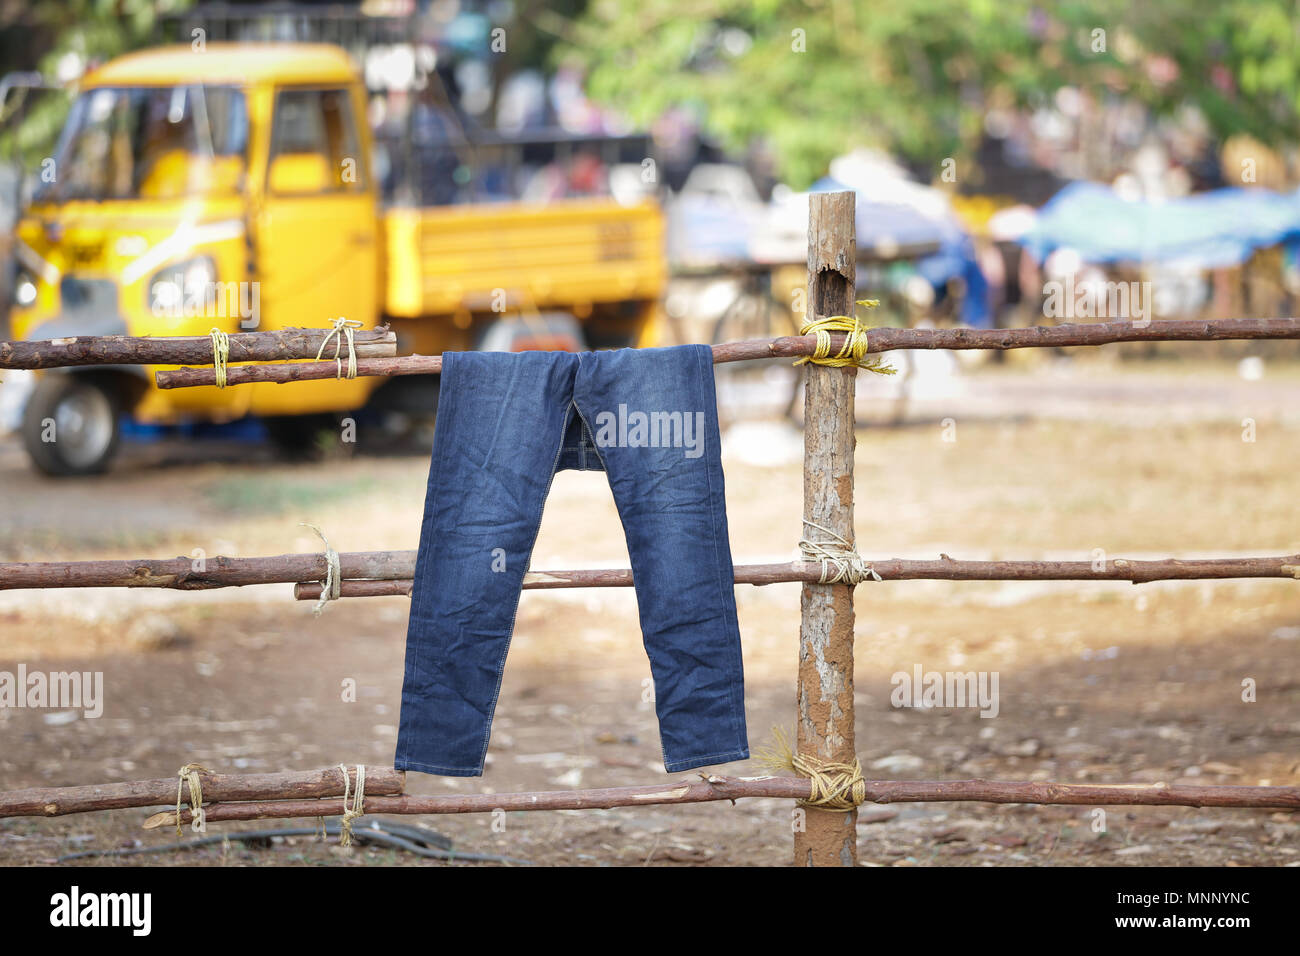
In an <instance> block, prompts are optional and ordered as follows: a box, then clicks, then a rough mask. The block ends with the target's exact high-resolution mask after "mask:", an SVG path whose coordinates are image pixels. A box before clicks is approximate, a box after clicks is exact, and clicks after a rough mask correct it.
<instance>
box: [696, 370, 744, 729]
mask: <svg viewBox="0 0 1300 956" xmlns="http://www.w3.org/2000/svg"><path fill="white" fill-rule="evenodd" d="M704 348H705V346H702V347H701V348H699V349H694V350H693V351H694V352H695V356H696V364H697V366H698V365H701V364H703V360H704V352H703V349H704ZM707 372H708V376H712V375H713V363H712V352H710V362H709V368H708V369H707ZM700 377H701V379H702V380H705V381H706V382H707V381H708V379H707V378H706V376H705V374H704V372H703V371H701V374H700ZM709 390H710V391H712V389H709ZM714 415H715V416H716V415H717V397H716V396H715V397H714ZM711 464H712V463H711V462H706V463H705V466H704V477H705V481H706V482H707V483H708V486H709V521H710V523H711V524H712V526H713V528H712V530H713V568H714V573H715V575H716V578H717V584H718V595H719V597H720V598H721V599H722V613H723V624H724V625H730V623H731V622H730V621H728V620H726V618H727V613H726V608H727V598H728V597H730V598H731V601H732V602H733V603H734V602H735V600H736V584H735V581H734V579H733V580H732V581H731V582H730V583H729V584H727V585H724V583H723V581H722V570H721V568H720V564H721V555H720V554H719V553H718V540H719V539H720V538H721V537H722V534H721V529H720V528H719V527H718V509H717V503H716V502H715V501H714V495H713V468H712V467H711ZM718 468H719V469H721V468H722V449H721V448H719V449H718ZM723 496H724V501H723V508H724V509H725V508H726V501H725V491H723ZM727 558H728V563H730V560H731V542H730V540H728V541H727ZM733 578H734V575H733ZM727 587H730V588H731V591H730V593H728V591H727V590H726V588H727ZM727 630H728V631H730V630H731V628H730V626H728V627H727ZM734 638H735V651H736V653H740V621H739V615H737V617H736V630H735V633H734ZM739 679H740V680H742V681H743V680H744V662H743V658H742V661H741V673H740V675H739ZM736 681H737V678H736V677H733V678H732V679H731V680H729V681H728V682H727V697H728V698H729V700H730V703H731V708H730V709H731V731H732V733H733V734H734V735H735V737H736V740H737V741H739V740H740V739H741V735H740V727H741V722H742V721H743V719H744V718H743V715H744V706H745V704H744V700H743V698H742V700H741V701H740V719H737V707H736V705H737V701H736ZM745 736H746V738H748V736H749V735H748V734H746V735H745ZM744 746H745V749H746V750H748V747H749V742H748V739H746V741H745V745H744Z"/></svg>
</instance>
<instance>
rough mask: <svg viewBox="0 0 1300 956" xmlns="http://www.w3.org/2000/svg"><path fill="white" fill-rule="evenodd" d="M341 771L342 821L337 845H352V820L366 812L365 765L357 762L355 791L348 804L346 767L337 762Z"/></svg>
mask: <svg viewBox="0 0 1300 956" xmlns="http://www.w3.org/2000/svg"><path fill="white" fill-rule="evenodd" d="M339 769H340V770H342V771H343V821H342V822H341V823H340V824H339V846H351V845H352V821H353V820H355V819H357V817H361V816H365V813H366V765H365V764H361V763H359V764H357V792H356V796H355V797H353V799H352V805H351V806H349V805H348V768H347V767H345V766H344V765H343V764H339Z"/></svg>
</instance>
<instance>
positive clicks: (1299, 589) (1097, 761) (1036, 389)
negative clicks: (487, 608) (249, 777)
mask: <svg viewBox="0 0 1300 956" xmlns="http://www.w3.org/2000/svg"><path fill="white" fill-rule="evenodd" d="M959 378H960V382H959V384H958V386H957V387H956V388H955V389H954V388H952V387H945V388H941V389H937V390H932V391H931V392H926V391H925V390H923V389H922V390H919V391H918V393H917V395H916V400H915V401H914V403H913V404H912V407H911V414H910V416H909V419H908V421H906V422H905V423H904V424H902V425H899V426H896V427H879V426H877V427H864V428H862V429H861V430H860V431H859V433H858V447H857V471H856V494H857V537H858V544H859V549H860V550H861V551H862V552H863V553H864V554H865V555H867V556H868V557H871V556H876V557H934V556H936V555H937V554H938V553H940V552H943V553H947V554H949V555H951V556H953V557H955V558H1040V557H1041V558H1049V557H1068V558H1075V559H1090V558H1092V556H1093V553H1094V550H1095V549H1098V548H1101V549H1104V550H1105V551H1106V553H1107V555H1109V556H1121V555H1123V556H1129V557H1147V556H1156V555H1179V556H1199V555H1207V554H1220V555H1245V554H1260V555H1264V554H1294V553H1297V552H1300V510H1298V509H1297V507H1296V470H1297V463H1298V462H1300V455H1298V453H1297V449H1298V448H1300V444H1298V440H1300V374H1298V373H1297V370H1296V368H1295V367H1294V366H1284V367H1280V368H1274V367H1272V366H1270V367H1269V369H1268V372H1267V374H1266V375H1265V377H1264V378H1263V379H1262V380H1260V381H1243V380H1242V379H1240V378H1239V377H1238V375H1237V369H1236V366H1235V364H1234V363H1217V364H1215V363H1207V364H1201V365H1194V366H1193V365H1189V366H1187V367H1186V368H1183V369H1181V370H1174V371H1171V370H1170V369H1167V368H1164V367H1158V368H1153V367H1148V366H1136V367H1130V366H1127V365H1125V366H1116V365H1113V364H1107V363H1080V362H1076V363H1069V364H1064V365H1062V364H1059V363H1044V364H1038V365H1034V366H1031V367H1020V366H1019V365H1016V364H1012V365H1011V366H1007V367H1002V368H992V367H985V368H980V369H972V370H967V371H966V372H965V374H963V375H962V376H960V377H959ZM875 387H876V386H874V385H872V384H868V383H864V392H866V393H867V395H868V398H867V399H865V400H864V405H863V408H862V411H863V416H862V417H863V419H864V420H870V419H871V417H872V413H873V411H874V408H873V406H872V399H871V397H870V396H871V395H873V394H874V393H873V391H872V389H873V388H875ZM1246 419H1250V420H1251V421H1252V422H1253V423H1254V429H1255V434H1254V438H1255V440H1254V441H1253V442H1251V441H1244V440H1243V422H1244V420H1246ZM946 438H954V439H955V440H945V439H946ZM800 446H801V438H800V436H799V433H798V432H797V431H795V430H794V429H793V428H792V427H789V426H785V425H781V424H778V423H772V422H759V423H746V424H742V425H739V426H737V427H736V428H735V429H733V430H732V431H730V432H729V433H728V434H727V436H726V437H725V438H724V464H725V467H726V477H727V498H728V508H729V520H730V525H731V535H732V549H733V554H734V556H735V560H736V561H737V563H752V562H762V561H774V560H786V559H788V558H789V557H790V556H791V555H792V553H793V548H794V545H795V543H796V541H797V540H798V537H799V508H800V502H801V474H800V462H799V451H800ZM426 473H427V459H426V458H424V457H422V456H409V457H393V458H366V457H348V456H346V455H342V454H335V455H331V456H330V457H328V458H327V459H326V460H325V461H323V462H317V463H312V464H291V463H285V462H281V461H278V460H276V459H275V458H274V456H273V455H272V454H271V453H270V452H269V451H268V450H265V449H250V448H249V447H246V446H223V445H221V444H219V443H215V442H213V443H205V444H203V445H201V446H196V445H193V444H191V445H181V444H161V445H149V446H132V447H130V448H128V449H127V453H126V454H125V455H124V457H123V459H122V460H121V461H120V463H119V464H118V466H117V467H116V468H115V470H114V471H113V472H112V473H111V474H109V475H107V476H105V477H102V478H99V479H94V480H76V481H59V482H52V481H49V480H45V479H42V478H39V477H38V476H36V475H35V474H33V473H32V472H31V471H30V470H29V469H28V467H27V465H26V463H25V462H24V460H23V458H22V456H21V453H20V451H19V449H18V448H17V447H16V445H15V443H14V441H13V440H12V439H3V440H0V488H3V492H2V494H3V500H4V504H3V508H0V560H55V559H87V558H92V557H95V558H107V557H123V558H128V557H146V556H148V557H167V556H173V555H189V554H191V553H192V552H193V551H194V549H196V548H201V549H203V550H204V552H205V553H207V554H208V555H216V554H233V555H244V556H248V555H257V554H277V553H283V552H292V551H312V550H317V549H318V548H319V545H318V542H317V540H316V539H315V537H314V536H313V535H312V534H311V532H310V531H308V530H307V529H305V528H303V527H301V526H300V525H299V522H301V521H311V522H313V523H315V524H318V525H320V526H321V527H322V528H323V529H324V530H325V532H326V534H327V535H329V537H330V540H331V542H332V543H333V545H334V546H335V547H337V548H339V549H340V550H369V549H389V548H393V549H399V548H414V547H415V546H416V544H417V540H416V536H417V530H416V529H417V528H418V524H419V518H420V515H421V513H422V504H423V494H424V483H425V479H426ZM626 562H627V552H626V548H625V546H624V544H623V536H622V531H621V527H620V525H619V522H618V518H617V515H616V513H615V511H614V507H613V503H612V500H611V498H610V495H609V491H608V488H607V486H606V485H605V480H604V478H603V476H601V475H599V474H578V473H571V472H570V473H562V474H561V475H560V476H558V477H557V479H556V481H555V485H554V488H553V490H552V494H551V498H550V501H549V504H548V506H547V510H546V513H545V517H544V521H543V527H542V533H541V536H540V538H539V540H538V543H537V548H536V551H535V555H534V561H533V566H534V567H535V568H538V569H544V568H575V567H611V566H626ZM737 600H738V604H739V613H740V625H741V632H742V635H743V638H744V652H745V672H746V682H747V688H746V690H747V694H746V703H747V710H748V719H749V733H750V743H751V748H754V749H756V748H758V747H760V746H761V745H763V744H764V743H765V742H767V741H769V740H770V738H771V728H773V727H774V726H783V727H784V728H786V729H787V730H789V729H791V728H792V726H793V721H794V681H795V673H796V655H797V636H798V626H799V616H798V606H799V602H798V586H797V585H775V586H770V587H765V588H754V587H747V586H746V587H740V588H738V589H737ZM856 608H857V629H856V647H857V667H856V681H857V720H858V723H857V734H858V750H859V754H860V756H861V758H862V762H863V765H864V767H865V768H867V775H868V776H869V777H873V778H881V779H918V778H943V777H948V778H962V777H985V778H989V779H1004V780H1022V779H1023V780H1057V781H1063V782H1085V781H1086V782H1098V783H1111V782H1156V781H1165V782H1169V783H1176V782H1187V783H1190V782H1195V783H1218V784H1265V783H1272V784H1296V783H1300V745H1298V744H1300V653H1297V652H1298V651H1300V584H1297V583H1295V582H1286V581H1231V582H1223V583H1202V582H1187V583H1172V584H1157V585H1144V586H1142V587H1134V586H1132V585H1126V584H1119V583H1113V582H1096V583H1068V582H1067V583H1035V582H1031V583H1006V584H1000V583H965V582H894V583H884V584H872V585H864V586H862V587H861V588H859V589H858V592H857V599H856ZM406 613H407V601H406V599H404V598H381V599H352V600H345V601H340V602H338V603H335V604H332V605H330V606H329V607H328V608H327V609H326V611H325V613H324V614H323V615H322V616H321V617H319V618H314V617H313V616H312V613H311V605H310V604H308V603H305V602H295V601H293V600H292V598H291V594H290V587H289V586H288V585H277V586H270V587H259V588H248V589H242V590H236V589H232V590H226V591H219V592H197V593H173V592H166V591H129V592H128V591H111V590H96V591H63V592H60V591H45V592H0V670H9V671H13V670H15V669H16V667H17V665H18V664H19V663H25V664H26V665H27V668H28V669H29V671H30V670H70V669H78V670H91V671H102V672H103V673H104V683H105V698H106V703H105V709H104V713H103V716H102V717H100V718H98V719H80V718H76V717H72V718H71V719H69V718H68V716H67V715H65V714H64V713H62V712H50V711H36V710H28V709H0V788H3V789H6V790H9V789H16V788H20V787H29V786H38V785H40V786H57V785H72V784H87V783H101V782H110V781H117V780H130V779H142V778H149V777H164V776H171V775H174V774H175V772H176V769H177V768H178V767H179V766H181V765H182V764H184V763H186V762H198V763H201V764H203V765H205V766H207V767H209V768H212V769H214V770H223V771H248V772H254V771H270V770H279V769H307V768H313V767H320V766H329V765H333V764H337V763H339V762H340V761H344V762H347V763H349V764H352V763H366V764H372V765H391V764H390V761H391V760H392V756H393V749H394V744H395V741H396V731H397V723H398V707H399V694H400V689H401V675H402V661H403V650H404V640H405V622H406ZM918 664H919V665H921V666H922V668H923V669H925V670H940V671H943V670H953V669H960V670H963V671H968V670H976V671H995V672H997V673H998V675H999V680H1000V710H999V713H998V715H997V716H996V717H994V718H983V717H981V716H980V715H979V714H978V712H977V711H975V710H973V709H947V710H921V709H899V708H895V707H893V706H891V703H890V692H891V690H892V684H891V675H893V674H894V673H895V672H897V671H905V672H908V673H910V672H911V671H912V669H913V667H914V665H918ZM648 677H649V667H648V664H647V661H646V658H645V653H644V650H643V649H642V648H641V646H640V640H639V637H638V628H637V623H636V604H635V598H634V596H633V594H632V593H631V592H630V591H624V590H615V589H604V590H594V591H553V592H537V591H533V592H527V593H525V595H524V597H523V600H522V603H521V606H520V613H519V618H518V626H517V629H516V633H515V637H514V640H513V644H512V646H511V651H510V656H509V659H508V662H507V667H506V672H505V681H504V686H503V688H502V691H501V696H500V701H499V703H498V706H497V713H496V721H495V724H494V728H493V735H492V742H491V749H490V752H489V758H488V760H489V763H488V767H487V772H486V775H485V776H484V777H483V778H481V779H460V780H457V779H451V778H438V777H432V776H425V775H421V774H411V775H409V778H408V788H407V789H408V791H409V792H413V793H428V794H434V793H452V792H476V791H480V790H486V791H495V792H504V791H514V790H540V789H569V788H575V787H605V786H621V785H630V784H643V783H648V782H659V781H662V780H664V779H666V778H665V775H664V771H663V767H662V764H661V762H660V750H659V741H658V732H657V726H656V722H655V718H654V712H653V709H652V705H650V704H648V703H644V702H642V700H641V698H642V686H643V681H645V680H646V679H647V678H648ZM349 678H351V679H354V680H355V681H356V684H357V687H358V699H357V700H356V702H353V703H347V702H344V700H343V694H342V690H341V688H342V685H343V682H344V681H345V680H347V679H349ZM1247 679H1250V680H1252V681H1253V682H1254V686H1255V688H1256V699H1255V701H1254V702H1249V703H1248V702H1244V701H1243V699H1242V697H1243V681H1246V680H1247ZM720 772H725V773H731V774H754V773H760V772H762V768H761V767H760V766H759V765H758V762H757V761H752V760H751V761H748V762H745V763H737V764H730V765H726V766H725V767H724V768H721V771H720ZM682 776H689V775H682ZM790 809H791V808H790V805H789V803H788V802H783V801H775V800H754V801H742V802H740V803H738V804H737V805H735V806H733V805H730V804H726V803H715V804H701V805H695V806H687V807H676V808H672V809H660V808H653V807H638V808H621V809H615V810H607V811H584V812H535V813H514V814H510V815H509V816H508V817H506V819H505V825H504V829H501V828H500V827H499V826H498V828H497V829H495V830H494V829H493V826H492V822H493V821H492V820H491V818H490V817H488V816H484V815H465V816H444V817H438V818H427V819H420V820H418V821H416V820H413V819H409V820H408V821H407V822H419V823H421V824H423V825H426V826H429V827H432V828H434V829H436V830H437V831H439V832H440V833H442V834H445V835H446V836H448V837H450V838H451V839H452V840H454V842H455V846H456V847H457V848H458V849H459V850H461V851H463V852H467V853H493V854H501V855H505V856H509V857H511V858H515V859H522V860H529V861H533V862H537V863H549V864H578V865H646V864H652V865H678V866H681V865H736V864H741V865H749V864H753V865H781V864H786V863H788V862H790V860H791V815H790ZM149 812H150V811H147V810H125V811H117V812H113V813H106V814H93V815H82V816H69V817H62V818H57V819H49V820H33V819H9V820H0V863H48V862H52V861H54V860H55V859H57V858H58V857H59V856H61V855H63V854H66V853H71V852H76V851H79V850H88V849H96V848H112V847H119V848H127V847H133V846H161V845H166V844H168V843H169V842H172V841H173V840H174V835H173V834H172V833H169V832H164V831H155V832H149V833H146V832H145V831H143V830H141V829H140V823H141V821H142V820H143V819H144V818H145V817H146V816H147V815H148V813H149ZM863 815H864V819H871V820H872V821H873V822H866V823H863V824H862V825H861V826H860V827H859V846H860V855H861V859H862V861H863V863H864V864H870V865H894V866H909V865H922V866H925V865H960V866H976V865H1014V864H1020V865H1071V864H1072V865H1132V866H1150V865H1161V864H1229V865H1292V866H1295V865H1300V815H1297V814H1294V813H1279V812H1271V811H1251V810H1197V809H1181V808H1132V809H1128V808H1109V809H1108V810H1107V812H1106V813H1105V815H1104V816H1105V820H1104V822H1105V828H1104V832H1098V829H1099V828H1098V827H1097V826H1096V821H1097V819H1098V817H1097V815H1096V813H1095V810H1094V808H1091V807H1045V808H1044V807H1031V806H990V805H986V804H911V805H895V806H890V807H888V808H870V807H868V808H864V810H863ZM276 825H279V824H277V823H272V822H266V823H263V824H248V825H234V824H220V825H218V824H214V825H213V827H212V829H213V831H214V832H218V833H219V832H221V829H222V828H223V827H224V828H229V829H235V828H236V827H238V828H240V829H244V828H249V829H251V828H258V827H269V826H276ZM304 825H309V822H308V823H307V824H304ZM205 863H207V864H224V863H229V864H240V865H268V864H287V863H308V864H335V865H364V864H368V863H370V864H373V863H392V864H419V865H444V864H439V863H437V862H435V861H428V860H422V859H418V858H416V857H413V856H410V855H407V854H404V853H401V852H399V851H394V850H381V849H360V850H356V851H345V850H340V849H338V848H336V847H333V846H327V845H323V844H320V843H317V842H314V841H313V840H311V839H307V838H301V839H289V840H279V841H276V842H272V843H269V844H266V845H260V846H254V847H251V848H250V847H245V846H244V845H242V844H239V843H231V844H230V845H229V846H225V847H223V846H220V845H218V846H213V847H210V848H208V849H205V850H198V851H183V852H174V853H165V854H158V855H143V856H133V857H123V858H121V859H120V861H118V862H117V864H116V865H139V864H155V865H157V864H162V865H202V864H205ZM455 865H468V864H464V863H458V864H455Z"/></svg>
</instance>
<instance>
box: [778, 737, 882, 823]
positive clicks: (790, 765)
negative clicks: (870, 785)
mask: <svg viewBox="0 0 1300 956" xmlns="http://www.w3.org/2000/svg"><path fill="white" fill-rule="evenodd" d="M772 737H773V740H774V741H775V743H774V744H773V745H772V746H771V747H767V748H765V749H763V750H761V751H759V753H758V754H757V756H758V759H759V762H760V763H762V764H764V765H765V766H767V767H768V768H770V769H772V770H793V771H794V772H795V773H797V774H798V775H799V776H801V777H807V778H808V798H807V799H806V800H800V801H799V805H800V806H802V807H815V808H816V809H818V810H832V811H835V812H838V813H845V812H847V811H849V810H852V809H854V808H855V807H858V806H860V805H862V804H863V803H866V802H867V782H866V781H865V780H864V779H862V764H861V763H860V762H859V761H858V758H857V757H854V758H853V762H852V763H841V762H839V761H835V760H822V759H821V758H820V757H814V756H813V755H811V754H796V753H794V752H793V751H792V750H791V747H790V742H789V740H787V739H786V736H785V731H783V730H782V729H781V728H780V727H773V728H772Z"/></svg>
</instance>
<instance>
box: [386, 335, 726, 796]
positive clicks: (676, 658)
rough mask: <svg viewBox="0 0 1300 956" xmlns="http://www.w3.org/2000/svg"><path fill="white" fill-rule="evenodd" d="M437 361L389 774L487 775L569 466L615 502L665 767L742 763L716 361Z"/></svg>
mask: <svg viewBox="0 0 1300 956" xmlns="http://www.w3.org/2000/svg"><path fill="white" fill-rule="evenodd" d="M442 362H443V364H442V381H441V386H440V397H439V404H438V421H437V426H436V428H435V430H434V438H433V457H432V461H431V462H430V466H429V488H428V492H427V496H426V498H425V504H424V521H423V524H422V525H421V527H420V550H419V554H418V557H417V559H416V565H415V586H414V589H413V591H412V593H411V617H410V624H409V626H408V630H407V636H406V674H405V680H404V683H403V686H402V716H401V729H400V731H399V733H398V738H397V756H396V759H395V761H394V766H396V768H397V769H399V770H418V771H422V772H424V773H434V774H440V775H443V776H455V777H472V776H478V775H480V774H482V772H483V761H484V758H485V757H486V755H487V748H488V735H489V733H490V731H491V726H492V714H493V712H494V711H495V709H496V702H497V696H498V694H499V693H500V690H501V675H502V673H503V671H504V669H505V661H506V651H507V649H508V648H509V646H510V636H511V633H512V632H513V630H514V623H515V613H516V611H517V609H518V607H519V595H520V589H521V587H522V585H523V579H524V573H525V571H527V570H528V563H529V559H530V557H531V555H532V551H533V544H534V542H535V541H536V540H537V530H538V525H539V524H540V522H541V517H542V506H543V504H544V503H545V501H546V496H547V493H548V492H549V491H550V487H551V480H552V479H553V478H554V476H555V472H556V471H558V470H563V469H566V468H567V469H574V470H580V471H604V472H605V474H606V477H607V478H608V480H609V484H610V488H611V490H612V491H613V494H614V503H615V504H616V505H617V507H618V513H619V517H620V518H621V519H622V522H623V529H624V532H625V534H626V536H627V547H628V553H629V555H630V557H631V559H632V572H633V578H634V582H635V586H636V596H637V605H638V607H639V609H640V619H641V633H642V637H643V640H644V642H645V649H646V654H647V656H648V657H649V658H650V671H651V674H652V675H653V678H654V686H655V710H656V712H657V714H658V717H659V736H660V740H661V742H662V744H663V760H664V767H665V769H666V770H668V771H669V772H676V771H680V770H690V769H691V768H694V767H703V766H708V765H710V764H718V763H726V762H727V761H731V760H743V759H745V758H747V757H748V756H749V744H748V738H747V736H746V732H745V689H744V674H743V670H742V664H741V655H740V631H739V628H738V627H737V624H736V598H735V590H734V588H735V584H734V574H733V570H732V565H731V548H730V543H729V540H728V537H727V512H726V502H725V498H724V495H723V479H722V462H721V459H720V457H719V434H718V418H717V398H716V396H715V394H714V383H713V360H712V355H711V353H710V351H709V348H708V347H707V346H704V345H685V346H678V347H675V348H661V349H620V350H617V351H610V352H583V353H579V354H573V353H567V352H521V353H517V354H509V353H500V352H448V353H444V355H443V360H442Z"/></svg>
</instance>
